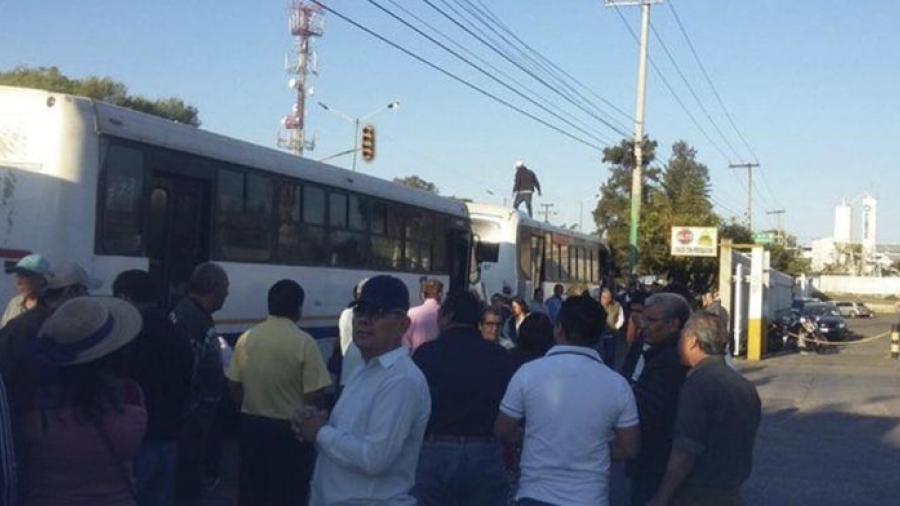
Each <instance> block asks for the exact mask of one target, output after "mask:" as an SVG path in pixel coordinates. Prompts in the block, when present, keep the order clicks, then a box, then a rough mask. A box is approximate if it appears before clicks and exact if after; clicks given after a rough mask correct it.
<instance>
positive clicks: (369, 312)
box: [353, 304, 406, 319]
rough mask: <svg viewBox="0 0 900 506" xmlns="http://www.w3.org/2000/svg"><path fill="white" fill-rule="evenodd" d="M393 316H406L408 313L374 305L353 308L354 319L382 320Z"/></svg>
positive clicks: (360, 305) (361, 305)
mask: <svg viewBox="0 0 900 506" xmlns="http://www.w3.org/2000/svg"><path fill="white" fill-rule="evenodd" d="M392 314H394V315H405V314H406V311H404V310H403V309H389V308H384V307H380V306H374V305H372V304H359V305H357V306H356V307H354V308H353V317H354V318H372V319H380V318H384V317H385V316H388V315H392Z"/></svg>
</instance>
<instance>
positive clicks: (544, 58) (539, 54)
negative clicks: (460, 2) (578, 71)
mask: <svg viewBox="0 0 900 506" xmlns="http://www.w3.org/2000/svg"><path fill="white" fill-rule="evenodd" d="M466 1H467V2H468V0H466ZM476 1H477V2H478V4H479V5H481V7H482V8H483V9H484V12H486V13H487V14H488V16H489V17H490V18H492V19H493V20H494V22H495V23H497V25H498V26H500V28H502V29H503V31H505V32H506V33H508V34H510V35H511V36H512V37H513V38H514V39H516V40H517V41H519V42H520V43H521V44H522V45H523V46H525V47H526V48H528V50H529V51H531V52H532V53H534V54H535V55H536V56H538V57H539V58H540V59H542V60H544V61H546V62H547V63H548V64H549V65H550V66H552V67H553V68H555V69H556V70H558V71H559V72H561V73H562V74H563V75H564V76H566V77H568V78H569V79H571V80H572V82H574V83H575V84H577V85H579V86H580V87H581V88H583V89H584V90H585V91H587V92H588V93H590V94H591V95H593V96H594V97H595V98H597V99H598V100H600V101H601V102H603V103H604V104H606V105H607V106H609V107H610V108H611V109H612V110H614V111H615V112H617V113H619V115H621V116H622V117H624V118H625V119H627V120H628V121H630V122H634V117H632V116H631V115H630V114H628V113H627V112H625V111H623V110H622V109H620V108H619V107H617V106H616V105H615V104H613V103H612V102H610V101H609V100H607V99H605V98H603V97H602V96H600V95H598V94H597V93H596V92H595V91H594V90H593V89H592V88H591V87H589V86H587V85H586V84H584V83H582V82H581V81H579V80H578V79H576V78H575V77H573V76H572V75H571V74H569V73H568V72H566V71H565V70H564V69H562V68H560V67H559V66H558V65H556V64H555V63H553V61H552V60H550V59H548V58H546V57H545V56H544V55H542V54H541V53H540V52H538V51H537V50H536V49H534V48H532V47H531V46H529V45H528V44H527V43H526V42H525V41H523V40H522V39H520V38H519V37H518V36H517V35H516V34H515V32H514V31H512V30H511V29H510V28H509V27H508V26H507V25H506V24H504V23H503V21H501V20H500V18H499V17H497V15H496V14H494V13H493V12H492V11H491V10H490V9H489V8H488V6H487V5H486V4H485V3H484V2H483V1H482V0H476ZM470 3H471V2H470Z"/></svg>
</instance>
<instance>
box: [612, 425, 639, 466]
mask: <svg viewBox="0 0 900 506" xmlns="http://www.w3.org/2000/svg"><path fill="white" fill-rule="evenodd" d="M614 434H615V439H613V442H612V444H611V445H610V452H609V455H610V457H611V458H612V459H613V460H630V459H633V458H635V457H637V456H638V453H640V452H641V428H640V425H634V426H632V427H625V428H621V429H615V430H614Z"/></svg>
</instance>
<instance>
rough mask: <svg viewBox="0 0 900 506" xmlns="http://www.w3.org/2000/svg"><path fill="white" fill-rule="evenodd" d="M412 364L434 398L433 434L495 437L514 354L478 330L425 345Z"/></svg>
mask: <svg viewBox="0 0 900 506" xmlns="http://www.w3.org/2000/svg"><path fill="white" fill-rule="evenodd" d="M413 360H414V361H415V363H416V365H418V366H419V369H421V370H422V372H423V373H424V374H425V379H426V380H427V381H428V390H429V392H430V393H431V418H430V419H429V420H428V428H427V429H426V432H427V433H428V434H440V435H453V436H491V435H493V433H494V421H495V419H496V418H497V413H498V412H499V409H500V401H501V400H502V399H503V394H504V393H505V392H506V386H507V385H508V384H509V380H510V378H511V377H512V374H513V365H512V360H511V358H510V355H509V352H507V351H506V350H505V349H504V348H503V347H502V346H500V345H498V344H495V343H491V342H488V341H486V340H484V338H482V337H481V335H480V334H479V333H478V331H477V330H475V328H474V327H459V328H453V329H449V330H447V331H445V332H442V333H441V335H440V336H439V337H438V338H437V339H435V340H434V341H430V342H427V343H425V344H423V345H422V346H420V347H419V348H418V349H417V350H416V353H415V354H414V355H413Z"/></svg>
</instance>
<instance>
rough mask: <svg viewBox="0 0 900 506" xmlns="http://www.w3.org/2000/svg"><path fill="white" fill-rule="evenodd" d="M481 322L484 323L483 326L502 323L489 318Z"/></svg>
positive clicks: (493, 325) (496, 325) (494, 325)
mask: <svg viewBox="0 0 900 506" xmlns="http://www.w3.org/2000/svg"><path fill="white" fill-rule="evenodd" d="M481 324H482V325H484V326H485V327H499V326H500V325H502V323H501V322H499V321H491V320H486V321H483V322H481Z"/></svg>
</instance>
